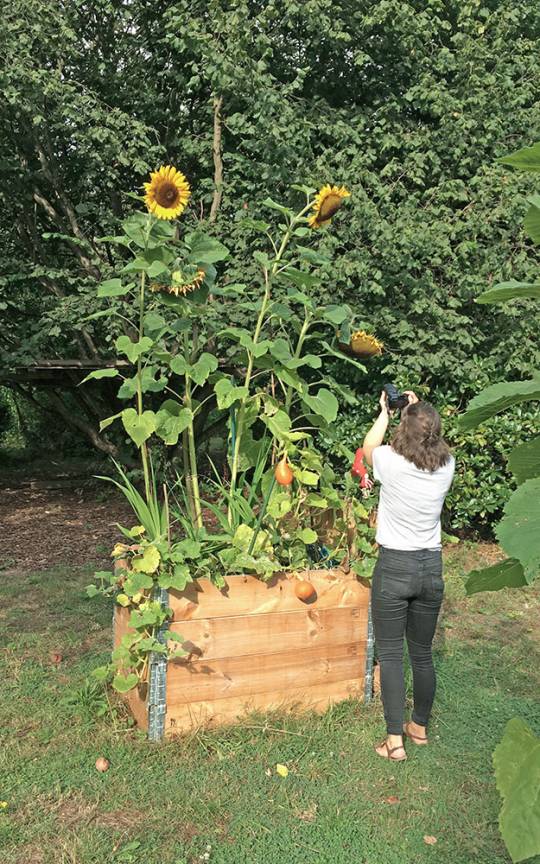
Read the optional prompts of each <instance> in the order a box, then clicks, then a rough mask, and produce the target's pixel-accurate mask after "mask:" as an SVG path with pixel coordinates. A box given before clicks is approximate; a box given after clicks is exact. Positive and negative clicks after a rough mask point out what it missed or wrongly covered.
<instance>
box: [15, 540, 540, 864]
mask: <svg viewBox="0 0 540 864" xmlns="http://www.w3.org/2000/svg"><path fill="white" fill-rule="evenodd" d="M481 557H482V554H481V552H479V551H478V549H477V548H476V547H473V546H469V545H466V544H461V545H460V546H458V547H454V548H453V549H452V550H451V552H450V553H449V558H448V566H447V582H448V591H447V601H446V606H445V611H444V616H443V620H442V623H441V628H440V635H439V637H438V643H437V667H438V672H439V692H438V697H437V705H436V713H435V715H434V719H433V725H432V728H431V737H432V746H430V747H428V748H418V749H414V748H412V747H409V757H410V758H409V760H408V762H406V763H404V764H388V763H386V762H383V761H382V760H380V759H378V758H377V757H376V756H375V755H374V753H373V745H374V744H375V743H376V742H377V741H378V740H380V739H381V738H382V736H383V734H384V729H383V724H382V714H381V706H380V703H378V702H375V703H374V704H372V705H370V706H363V705H362V704H360V703H357V702H346V703H343V704H341V705H338V706H336V707H335V708H333V709H332V710H330V711H329V712H327V713H326V714H325V715H323V716H312V715H307V716H301V717H296V718H294V717H285V716H276V715H274V716H254V717H252V718H250V719H249V720H248V721H246V723H244V724H243V725H240V726H236V727H230V728H227V729H222V730H219V731H213V732H203V731H201V732H199V733H198V734H193V735H191V736H188V737H183V738H179V739H177V740H175V741H171V742H168V743H166V744H163V745H159V746H155V745H150V744H148V743H147V742H146V741H145V740H144V739H143V738H142V737H141V735H140V734H139V733H138V732H137V731H136V730H134V729H133V728H131V727H130V725H129V722H128V718H127V716H126V714H125V712H124V711H123V708H122V706H121V705H120V704H119V703H115V704H114V705H113V706H112V709H113V713H111V711H110V710H109V709H108V707H107V702H106V701H104V700H103V697H102V696H101V695H99V694H98V696H97V697H92V695H91V694H90V696H88V694H87V695H86V697H84V696H83V695H79V696H75V697H73V696H72V698H71V700H70V704H69V705H68V704H64V702H63V698H64V697H65V696H66V694H70V693H71V694H73V692H76V691H78V690H80V688H81V687H82V686H83V685H84V682H85V679H86V677H87V676H88V674H89V672H90V670H91V669H92V668H93V667H94V666H96V665H98V664H99V663H100V662H103V661H104V660H105V658H106V654H107V651H108V648H109V643H110V636H111V633H110V618H111V610H110V608H109V606H108V605H107V604H106V603H105V602H103V601H102V600H92V601H90V600H87V599H85V597H84V596H83V591H82V589H83V586H84V585H85V584H86V583H87V582H88V581H89V574H88V572H84V571H80V572H74V571H70V570H66V569H65V568H61V567H59V568H58V569H56V570H55V571H49V572H46V573H33V574H27V575H20V576H18V577H14V576H9V577H8V576H5V577H3V578H2V586H1V588H0V640H1V642H0V645H1V646H2V653H1V657H2V665H3V674H2V687H1V689H0V745H1V755H0V778H1V779H0V784H1V785H0V800H4V801H7V802H8V807H7V808H6V809H4V810H0V860H1V861H2V864H114V862H135V864H143V862H144V864H181V862H183V864H193V862H198V861H199V860H200V856H201V855H203V854H204V853H205V851H206V849H207V846H211V850H210V852H209V860H210V862H212V864H243V862H246V864H248V862H249V864H278V862H279V864H282V862H286V864H315V862H321V864H330V862H331V864H423V862H435V861H436V862H437V864H441V862H442V864H446V862H448V864H502V862H508V861H509V858H508V856H507V854H506V852H505V849H504V846H503V844H502V842H501V840H500V837H499V833H498V829H497V818H498V811H499V808H500V802H499V797H498V794H497V791H496V789H495V784H494V778H493V772H492V767H491V753H492V750H493V747H494V745H495V743H496V742H497V740H499V739H500V737H501V735H502V732H503V729H504V725H505V723H506V722H507V720H509V719H510V718H511V717H513V716H515V715H519V716H521V717H523V718H524V719H525V720H527V721H528V722H529V723H530V724H531V726H532V727H533V729H535V731H536V732H539V731H540V717H539V711H538V703H537V702H536V701H535V697H536V694H537V693H538V692H539V683H540V663H539V660H540V645H539V641H538V633H536V634H535V633H534V631H533V627H534V626H535V625H534V622H535V621H537V620H538V613H539V611H540V596H539V593H538V592H537V591H536V592H535V591H533V590H532V589H530V590H527V591H515V592H513V593H509V592H505V593H499V594H494V595H489V594H484V595H479V596H477V597H476V598H473V599H472V600H465V599H464V598H463V589H462V587H461V582H462V580H461V576H462V574H463V572H464V571H465V570H466V569H468V567H469V565H470V564H473V563H474V564H476V563H477V562H478V560H480V559H481ZM52 652H59V653H61V654H62V656H63V660H62V662H61V663H59V664H55V663H54V662H52V658H51V653H52ZM100 706H101V707H103V706H105V709H106V711H107V713H106V714H105V716H104V717H96V716H95V713H94V712H93V709H94V708H95V709H98V708H99V707H100ZM102 754H103V755H106V756H107V757H108V758H109V759H110V761H111V767H110V770H109V771H108V772H107V773H106V774H99V773H98V772H97V771H96V770H95V768H94V763H95V760H96V757H97V756H99V755H102ZM277 763H283V764H286V765H287V766H288V768H289V776H288V777H286V778H281V777H279V776H278V775H277V774H276V771H275V767H276V764H277ZM394 797H395V798H397V799H398V802H397V803H389V801H388V800H387V799H391V801H392V800H393V798H394ZM425 835H428V836H434V837H436V838H437V844H436V845H434V846H430V845H426V843H425V842H424V839H423V838H424V836H425ZM538 860H540V859H537V862H538Z"/></svg>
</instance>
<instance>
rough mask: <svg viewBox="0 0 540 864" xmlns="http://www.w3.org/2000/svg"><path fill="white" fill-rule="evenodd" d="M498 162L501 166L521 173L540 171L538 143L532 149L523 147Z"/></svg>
mask: <svg viewBox="0 0 540 864" xmlns="http://www.w3.org/2000/svg"><path fill="white" fill-rule="evenodd" d="M498 161H499V162H502V164H503V165H511V166H512V168H520V169H521V170H522V171H540V141H537V142H536V144H533V146H532V147H523V148H522V149H521V150H516V152H515V153H510V154H509V155H508V156H502V157H501V158H500V159H498Z"/></svg>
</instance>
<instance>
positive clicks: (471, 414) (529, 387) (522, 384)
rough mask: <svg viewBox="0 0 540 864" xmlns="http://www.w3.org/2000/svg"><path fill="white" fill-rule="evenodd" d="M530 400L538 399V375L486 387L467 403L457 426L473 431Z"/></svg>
mask: <svg viewBox="0 0 540 864" xmlns="http://www.w3.org/2000/svg"><path fill="white" fill-rule="evenodd" d="M530 399H540V375H539V376H535V377H534V378H531V379H529V380H528V381H500V382H499V383H498V384H492V385H491V386H490V387H486V389H485V390H482V392H481V393H479V394H478V396H475V397H474V399H472V400H471V401H470V402H469V404H468V406H467V411H466V412H465V414H463V415H462V416H461V417H460V420H459V425H460V426H461V428H462V429H465V430H467V429H474V427H475V426H478V424H479V423H482V422H483V421H484V420H487V419H488V417H492V416H493V415H494V414H499V413H500V412H501V411H505V410H506V408H510V406H511V405H517V404H518V403H519V402H527V401H528V400H530Z"/></svg>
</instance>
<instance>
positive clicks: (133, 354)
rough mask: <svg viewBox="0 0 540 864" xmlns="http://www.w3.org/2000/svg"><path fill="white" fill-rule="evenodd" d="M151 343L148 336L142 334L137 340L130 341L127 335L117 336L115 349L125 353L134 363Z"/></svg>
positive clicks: (147, 349) (148, 348)
mask: <svg viewBox="0 0 540 864" xmlns="http://www.w3.org/2000/svg"><path fill="white" fill-rule="evenodd" d="M153 344H154V342H153V340H152V339H150V337H149V336H143V337H142V339H139V341H138V342H132V341H131V339H130V338H129V336H119V337H118V339H117V340H116V342H115V346H116V349H117V351H120V352H121V353H122V354H125V355H126V357H127V358H128V360H130V361H131V362H132V363H135V361H136V360H137V359H138V358H139V357H140V356H141V354H145V353H146V352H147V351H149V350H150V348H151V347H152V345H153Z"/></svg>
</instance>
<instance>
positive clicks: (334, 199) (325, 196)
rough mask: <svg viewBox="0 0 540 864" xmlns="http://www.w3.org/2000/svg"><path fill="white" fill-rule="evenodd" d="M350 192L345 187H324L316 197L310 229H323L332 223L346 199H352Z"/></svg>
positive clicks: (310, 219)
mask: <svg viewBox="0 0 540 864" xmlns="http://www.w3.org/2000/svg"><path fill="white" fill-rule="evenodd" d="M350 194H351V193H350V192H349V191H348V189H346V188H345V186H329V185H328V184H327V185H326V186H323V187H322V188H321V189H320V190H319V192H318V194H317V195H316V196H315V200H314V202H313V208H312V209H313V211H314V212H313V215H312V216H310V217H309V220H308V222H309V227H310V228H321V227H322V226H323V225H326V224H327V223H328V222H330V219H331V218H332V216H334V215H335V214H336V213H337V211H338V210H339V208H340V207H341V205H342V204H343V200H344V199H345V198H349V197H350Z"/></svg>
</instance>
